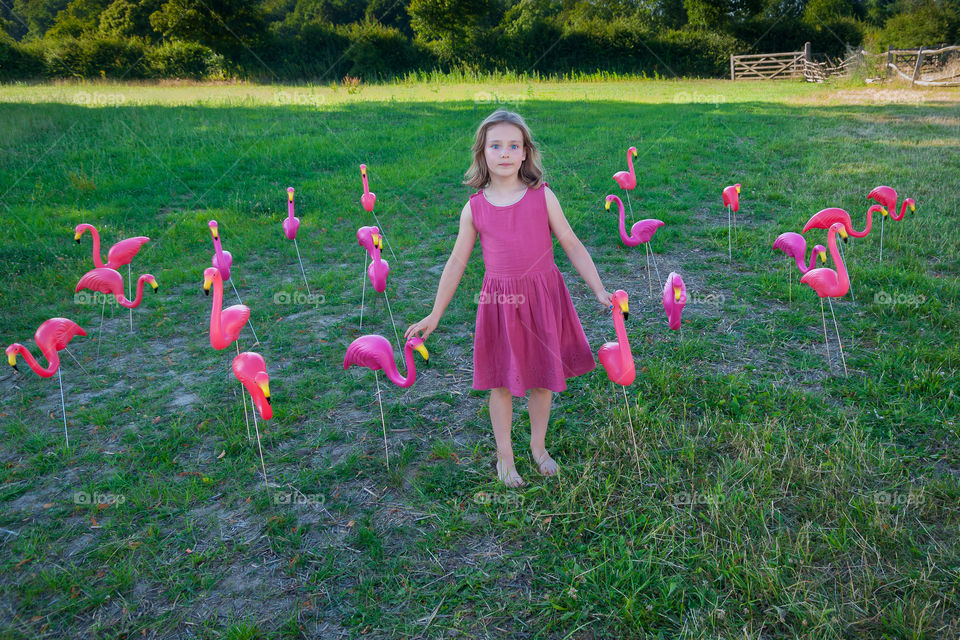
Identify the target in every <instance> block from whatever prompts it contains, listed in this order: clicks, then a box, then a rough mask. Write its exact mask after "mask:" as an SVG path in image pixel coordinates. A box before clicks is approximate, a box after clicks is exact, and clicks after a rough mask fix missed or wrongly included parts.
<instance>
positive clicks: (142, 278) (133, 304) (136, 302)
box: [114, 276, 147, 309]
mask: <svg viewBox="0 0 960 640" xmlns="http://www.w3.org/2000/svg"><path fill="white" fill-rule="evenodd" d="M146 279H147V278H146V276H140V277H139V278H137V297H136V298H134V299H133V300H127V299H126V297H124V295H123V284H122V283H121V285H120V295H119V296H117V302H119V303H120V304H121V305H122V306H124V307H126V308H127V309H133V308H135V307H138V306H140V301H141V300H143V283H144V281H146ZM114 296H116V294H114Z"/></svg>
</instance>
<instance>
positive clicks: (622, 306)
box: [620, 300, 630, 320]
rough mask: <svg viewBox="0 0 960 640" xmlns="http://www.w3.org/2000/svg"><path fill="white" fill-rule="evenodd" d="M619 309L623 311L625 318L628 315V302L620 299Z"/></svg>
mask: <svg viewBox="0 0 960 640" xmlns="http://www.w3.org/2000/svg"><path fill="white" fill-rule="evenodd" d="M620 311H622V312H623V319H624V320H626V319H627V318H628V317H630V303H629V302H628V301H626V300H621V301H620Z"/></svg>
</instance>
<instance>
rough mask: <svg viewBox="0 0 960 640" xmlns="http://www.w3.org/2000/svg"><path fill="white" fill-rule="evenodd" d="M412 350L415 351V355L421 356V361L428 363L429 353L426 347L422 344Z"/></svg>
mask: <svg viewBox="0 0 960 640" xmlns="http://www.w3.org/2000/svg"><path fill="white" fill-rule="evenodd" d="M414 350H416V352H417V353H419V354H420V355H421V356H423V359H424V360H425V361H427V362H430V352H429V351H427V347H426V345H423V344H420V345H417V346H416V347H414Z"/></svg>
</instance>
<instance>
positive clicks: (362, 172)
mask: <svg viewBox="0 0 960 640" xmlns="http://www.w3.org/2000/svg"><path fill="white" fill-rule="evenodd" d="M360 177H361V178H363V179H364V180H366V179H367V165H365V164H362V165H360Z"/></svg>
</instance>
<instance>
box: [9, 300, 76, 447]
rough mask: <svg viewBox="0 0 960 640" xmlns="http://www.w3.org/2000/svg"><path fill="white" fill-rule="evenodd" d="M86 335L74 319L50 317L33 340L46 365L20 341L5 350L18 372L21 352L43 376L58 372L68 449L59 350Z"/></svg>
mask: <svg viewBox="0 0 960 640" xmlns="http://www.w3.org/2000/svg"><path fill="white" fill-rule="evenodd" d="M85 335H87V332H86V331H84V330H83V329H82V328H81V327H80V325H78V324H77V323H76V322H74V321H72V320H67V319H66V318H50V319H49V320H46V321H44V323H43V324H41V325H40V327H39V328H38V329H37V331H36V333H34V334H33V341H34V342H36V343H37V346H38V347H40V352H41V353H42V354H43V356H44V357H45V358H46V359H47V366H46V367H41V366H40V363H38V362H37V361H36V359H34V357H33V355H32V354H31V353H30V352H29V351H28V350H27V348H26V347H25V346H23V345H22V344H20V343H19V342H14V343H13V344H11V345H10V346H9V347H7V348H6V350H5V353H6V354H7V362H8V363H9V364H10V366H11V367H13V368H14V370H15V371H17V372H19V371H20V369H19V368H18V367H17V354H20V355H22V356H23V359H24V361H25V362H26V363H27V366H29V367H30V368H31V369H32V370H33V372H34V373H36V374H37V375H38V376H40V377H41V378H49V377H51V376H53V373H54V372H56V373H57V381H58V382H59V383H60V410H61V412H62V413H63V437H64V438H65V439H66V441H67V448H68V449H69V448H70V436H69V434H68V433H67V409H66V405H65V403H64V401H63V376H62V375H61V373H60V354H59V352H60V351H62V350H63V349H66V348H67V345H68V344H70V341H71V340H73V338H74V337H75V336H85Z"/></svg>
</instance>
